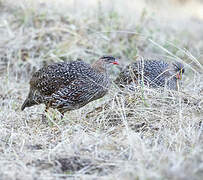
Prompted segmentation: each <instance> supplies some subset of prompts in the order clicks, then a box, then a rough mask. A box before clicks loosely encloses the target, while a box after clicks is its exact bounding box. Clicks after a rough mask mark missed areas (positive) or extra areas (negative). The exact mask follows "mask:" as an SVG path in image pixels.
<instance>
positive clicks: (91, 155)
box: [0, 0, 203, 180]
mask: <svg viewBox="0 0 203 180" xmlns="http://www.w3.org/2000/svg"><path fill="white" fill-rule="evenodd" d="M146 2H147V3H145V1H141V0H138V1H131V0H129V1H125V2H124V1H121V0H116V1H92V0H88V1H85V2H84V1H80V0H75V1H68V2H66V1H65V0H59V1H53V0H52V1H39V0H38V1H34V0H32V1H31V0H30V1H22V0H20V1H12V0H1V1H0V9H1V11H0V58H1V60H0V179H2V180H10V179H20V180H28V179H33V180H34V179H37V180H38V179H43V180H45V179H46V180H47V179H64V178H66V179H71V178H72V179H75V178H78V179H97V178H101V179H112V180H113V179H139V180H140V179H143V180H145V179H184V180H185V179H188V180H191V179H202V177H203V156H202V153H203V137H202V132H203V131H202V128H203V126H201V121H202V120H203V56H202V53H203V41H202V39H203V31H202V29H203V16H202V14H201V10H200V11H199V9H201V7H203V5H202V4H201V3H200V1H186V3H185V4H180V3H178V2H175V1H174V2H173V4H169V3H163V2H162V1H159V0H156V1H155V2H154V1H153V3H151V1H146ZM166 2H168V1H166ZM189 8H190V9H189ZM194 9H195V10H194ZM106 54H111V55H113V56H116V57H119V58H120V64H121V67H123V66H125V65H127V64H128V63H130V62H133V61H135V60H136V57H137V56H144V57H151V58H159V59H160V58H162V59H165V60H166V61H173V60H177V61H180V62H182V63H184V65H185V69H186V72H185V74H184V77H183V81H182V83H183V85H182V87H181V88H180V89H179V91H178V92H171V91H159V90H153V89H148V88H146V87H144V88H143V87H136V88H135V91H134V92H129V91H128V90H122V89H119V88H118V87H117V86H116V85H115V84H113V85H112V87H111V89H110V91H109V94H108V95H107V96H105V97H104V98H103V99H100V100H97V101H95V102H92V103H89V104H88V105H86V106H85V107H84V108H81V109H79V110H76V111H72V112H69V113H66V114H65V117H64V119H62V120H61V119H60V115H59V114H58V113H57V112H56V111H55V110H51V111H50V112H49V113H48V114H47V121H44V120H43V119H42V114H43V111H44V106H43V105H40V106H34V107H32V108H27V109H26V110H24V111H23V112H21V110H20V106H21V105H22V103H23V101H24V99H25V98H26V96H27V93H28V90H29V83H28V82H29V79H30V77H31V74H32V73H33V72H34V71H36V70H37V69H39V68H40V67H42V66H44V65H47V64H51V63H53V62H59V61H69V60H73V59H76V58H81V59H84V61H86V62H89V63H91V62H93V61H94V60H95V59H97V58H98V57H99V56H101V55H106ZM120 69H121V68H116V67H113V68H112V70H111V77H112V79H114V78H115V77H116V75H117V74H118V73H119V71H120Z"/></svg>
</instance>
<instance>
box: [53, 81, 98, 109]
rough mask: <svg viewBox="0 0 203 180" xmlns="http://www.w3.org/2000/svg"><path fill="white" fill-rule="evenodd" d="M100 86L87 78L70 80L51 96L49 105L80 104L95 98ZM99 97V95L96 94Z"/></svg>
mask: <svg viewBox="0 0 203 180" xmlns="http://www.w3.org/2000/svg"><path fill="white" fill-rule="evenodd" d="M101 89H102V87H101V86H100V85H98V84H95V83H93V82H91V81H90V80H89V79H87V78H79V79H75V80H74V81H72V82H71V83H70V84H68V86H66V87H63V88H60V89H59V90H58V91H57V92H55V93H53V94H52V96H51V106H52V107H56V108H58V109H59V108H60V107H61V108H63V107H68V106H69V108H70V109H71V106H72V107H73V109H74V107H75V106H80V105H81V106H82V105H85V104H87V103H88V102H90V101H92V100H94V99H97V98H96V96H97V95H98V92H101ZM98 98H99V96H98Z"/></svg>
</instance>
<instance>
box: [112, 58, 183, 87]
mask: <svg viewBox="0 0 203 180" xmlns="http://www.w3.org/2000/svg"><path fill="white" fill-rule="evenodd" d="M184 71H185V70H184V67H183V65H182V64H181V63H179V62H174V63H167V62H165V61H161V60H146V59H145V60H143V59H141V60H138V61H137V62H135V63H132V64H130V65H128V66H127V67H125V68H124V69H123V70H122V72H121V73H120V74H119V76H118V77H117V78H116V80H115V81H114V82H115V83H116V84H117V85H119V86H120V87H125V86H126V85H130V84H133V83H134V84H140V85H143V84H144V85H148V86H149V87H152V88H158V87H166V88H168V89H171V90H177V89H178V87H177V80H179V79H182V74H183V73H184Z"/></svg>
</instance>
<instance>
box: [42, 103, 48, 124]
mask: <svg viewBox="0 0 203 180" xmlns="http://www.w3.org/2000/svg"><path fill="white" fill-rule="evenodd" d="M48 110H49V104H48V105H46V108H45V110H44V114H42V121H46V117H47V116H46V114H47V113H48Z"/></svg>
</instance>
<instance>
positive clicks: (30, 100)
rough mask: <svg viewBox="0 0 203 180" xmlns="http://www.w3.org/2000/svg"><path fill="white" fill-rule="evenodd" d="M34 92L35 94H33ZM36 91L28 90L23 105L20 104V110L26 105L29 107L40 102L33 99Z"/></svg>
mask: <svg viewBox="0 0 203 180" xmlns="http://www.w3.org/2000/svg"><path fill="white" fill-rule="evenodd" d="M33 94H35V95H33ZM36 95H37V93H33V91H30V92H29V94H28V97H27V98H26V100H25V101H24V103H23V105H22V106H21V110H22V111H23V110H24V109H25V108H26V107H31V106H33V105H36V104H40V102H36V101H35V100H34V99H36Z"/></svg>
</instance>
